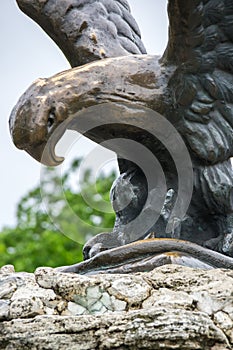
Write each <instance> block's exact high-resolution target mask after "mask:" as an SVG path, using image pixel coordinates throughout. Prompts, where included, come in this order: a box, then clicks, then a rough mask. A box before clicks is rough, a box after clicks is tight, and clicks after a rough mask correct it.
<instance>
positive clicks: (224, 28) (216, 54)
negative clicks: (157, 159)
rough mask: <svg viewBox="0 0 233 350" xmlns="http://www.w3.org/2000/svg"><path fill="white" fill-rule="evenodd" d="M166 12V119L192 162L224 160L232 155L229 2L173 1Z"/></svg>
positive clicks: (232, 20) (232, 6)
mask: <svg viewBox="0 0 233 350" xmlns="http://www.w3.org/2000/svg"><path fill="white" fill-rule="evenodd" d="M168 12H169V17H170V29H169V37H170V38H169V42H168V46H167V49H166V51H165V54H164V56H163V58H162V63H163V64H164V65H172V66H174V67H175V73H174V74H173V76H172V78H171V79H170V82H169V88H170V89H171V91H172V96H173V97H172V104H173V111H172V114H173V115H171V121H172V119H173V118H175V116H176V118H175V119H176V120H178V121H179V122H178V128H179V130H180V132H181V134H182V135H183V136H184V138H185V140H186V143H187V145H188V146H189V148H190V150H191V153H192V154H193V156H194V158H196V159H199V160H201V161H203V164H216V163H218V162H223V161H225V160H227V159H229V157H232V156H233V2H232V0H203V1H200V0H172V1H169V5H168Z"/></svg>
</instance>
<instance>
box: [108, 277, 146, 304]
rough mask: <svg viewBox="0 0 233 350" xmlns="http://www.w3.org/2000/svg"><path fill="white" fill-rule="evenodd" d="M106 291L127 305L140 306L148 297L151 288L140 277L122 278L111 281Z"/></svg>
mask: <svg viewBox="0 0 233 350" xmlns="http://www.w3.org/2000/svg"><path fill="white" fill-rule="evenodd" d="M108 291H109V293H110V294H112V295H114V296H115V297H116V298H117V299H120V300H124V301H126V302H127V303H128V304H129V305H140V304H141V303H142V301H143V300H145V299H146V298H148V297H149V295H150V291H151V287H150V286H149V285H148V284H147V282H146V281H144V280H143V279H142V278H141V277H138V276H133V277H132V276H124V277H119V278H118V279H117V280H115V281H113V283H112V286H111V287H110V288H109V289H108Z"/></svg>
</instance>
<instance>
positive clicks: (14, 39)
mask: <svg viewBox="0 0 233 350" xmlns="http://www.w3.org/2000/svg"><path fill="white" fill-rule="evenodd" d="M129 3H130V5H131V9H132V13H133V14H134V17H135V18H136V20H137V22H138V24H139V26H140V28H141V32H142V38H143V41H144V44H145V46H146V48H147V51H148V53H151V54H162V52H163V51H164V49H165V46H166V43H167V26H168V24H167V15H166V0H156V1H154V0H143V1H142V0H129ZM0 33H1V37H0V40H1V46H0V47H1V56H0V57H1V64H0V74H1V84H2V85H1V114H2V115H1V118H0V130H1V138H0V152H1V153H0V154H1V173H0V174H1V181H0V186H1V196H0V229H1V227H2V226H3V225H8V226H11V225H12V224H14V223H15V209H16V204H17V203H18V202H19V200H20V198H21V197H22V196H23V195H25V194H26V193H27V192H28V191H29V190H30V189H32V188H33V187H34V186H36V185H37V184H39V181H40V168H41V166H40V164H39V163H37V162H36V161H35V160H34V159H33V158H31V157H30V156H29V155H28V154H27V153H25V152H23V151H20V150H17V149H16V148H15V146H14V145H13V143H12V141H11V138H10V135H9V130H8V119H9V115H10V112H11V110H12V108H13V106H14V105H15V103H16V102H17V100H18V98H19V97H20V95H22V93H23V92H24V91H25V90H26V89H27V88H28V86H29V85H31V83H32V82H33V81H34V80H36V79H37V78H39V77H41V78H42V77H49V76H51V75H53V74H55V73H58V72H59V71H62V70H65V69H68V68H69V64H68V62H67V60H66V59H65V57H64V56H63V54H62V52H61V51H60V50H59V49H58V48H57V47H56V45H55V44H54V43H53V41H52V40H51V39H50V38H49V37H48V36H47V35H46V34H45V33H44V32H43V31H42V29H40V27H39V26H38V25H37V24H36V23H34V22H33V21H32V20H30V19H29V18H28V17H26V16H25V15H24V14H23V13H22V12H21V11H20V10H19V9H18V7H17V4H16V1H14V0H1V11H0ZM84 149H85V150H87V149H88V146H87V145H86V144H85V146H84V147H83V149H80V151H79V154H77V156H81V155H82V154H84Z"/></svg>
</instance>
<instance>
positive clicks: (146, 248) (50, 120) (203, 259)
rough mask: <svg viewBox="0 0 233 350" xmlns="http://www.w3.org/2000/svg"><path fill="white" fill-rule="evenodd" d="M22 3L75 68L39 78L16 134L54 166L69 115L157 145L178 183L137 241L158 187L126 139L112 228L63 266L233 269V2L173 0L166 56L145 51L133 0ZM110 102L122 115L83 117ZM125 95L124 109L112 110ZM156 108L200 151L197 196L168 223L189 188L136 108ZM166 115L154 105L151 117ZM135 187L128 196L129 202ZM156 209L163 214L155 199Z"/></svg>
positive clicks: (95, 136) (100, 135)
mask: <svg viewBox="0 0 233 350" xmlns="http://www.w3.org/2000/svg"><path fill="white" fill-rule="evenodd" d="M17 3H18V5H19V7H20V9H21V10H22V11H23V12H25V13H26V14H27V15H28V16H29V17H31V18H32V19H33V20H34V21H36V22H37V23H38V24H39V25H40V26H41V27H42V28H43V29H44V31H45V32H46V33H47V34H48V35H49V36H50V37H51V38H52V39H53V40H54V41H55V42H56V44H57V45H58V46H59V47H60V49H61V50H62V51H63V53H64V54H65V56H66V57H67V59H68V61H69V62H70V64H71V66H72V69H70V70H67V71H64V72H61V73H59V74H57V75H55V76H53V77H51V78H45V79H38V80H37V81H36V82H35V83H33V84H32V85H31V86H30V87H29V89H28V90H27V91H26V92H25V93H24V94H23V95H22V97H21V98H20V99H19V101H18V103H17V104H16V106H15V108H14V109H13V111H12V114H11V117H10V131H11V135H12V138H13V141H14V143H15V145H16V146H17V147H18V148H20V149H23V150H25V151H27V152H28V153H29V154H30V155H31V156H32V157H33V158H35V159H36V160H38V161H40V162H42V163H44V164H46V165H51V166H53V165H57V164H60V163H61V161H62V160H63V159H61V158H59V157H57V156H56V154H55V151H54V148H55V145H56V143H57V141H58V140H59V138H60V137H61V135H62V133H63V132H64V128H63V129H61V130H60V129H59V127H60V126H61V125H67V123H66V121H68V120H69V125H71V127H72V125H73V128H74V129H77V130H78V131H80V132H82V133H84V134H85V135H87V136H88V137H89V138H91V139H92V140H94V141H96V142H98V143H99V142H102V141H103V140H108V139H111V138H113V137H118V138H122V139H132V140H134V141H136V142H138V143H140V144H142V145H143V146H145V147H147V148H148V149H149V150H150V151H151V152H152V154H153V155H154V156H155V157H156V159H157V160H158V162H159V163H160V164H161V166H162V168H163V171H164V174H165V176H166V181H167V185H168V188H169V191H168V192H167V193H166V196H165V198H163V200H164V206H163V209H162V210H161V212H160V213H159V217H158V220H155V222H154V223H153V225H151V226H150V227H147V225H146V223H145V221H144V222H141V223H140V225H139V230H141V236H140V237H139V238H140V239H141V240H140V241H138V242H136V243H132V241H133V239H132V235H130V234H129V233H128V232H127V230H128V231H130V230H134V229H136V228H135V226H134V225H131V226H130V223H131V222H134V220H135V218H137V217H138V216H139V214H140V213H142V212H143V211H145V210H146V208H145V203H146V201H147V197H148V194H149V192H150V191H151V190H153V188H150V189H149V187H148V181H147V180H148V179H147V177H146V175H145V173H144V172H143V169H141V168H140V166H139V165H138V164H136V162H134V161H133V160H132V159H129V158H127V156H125V154H126V153H127V152H124V151H125V150H124V149H123V148H124V146H123V144H122V146H119V144H118V146H119V149H116V152H117V155H118V164H119V170H120V177H119V178H118V179H117V180H116V182H115V183H114V186H113V188H112V193H111V197H112V200H113V203H115V207H114V210H115V212H116V221H115V227H114V229H113V232H112V233H102V234H99V235H97V236H95V237H94V238H92V239H91V240H90V241H88V242H87V243H86V245H85V247H84V258H85V259H88V260H86V261H84V262H83V263H81V265H80V264H77V265H75V266H74V267H70V268H66V269H64V270H65V271H75V272H80V273H85V271H86V272H90V271H91V270H92V269H93V270H95V271H99V270H101V268H103V266H104V265H108V267H105V271H112V272H119V271H120V272H125V271H126V272H129V271H130V272H131V271H141V270H146V269H151V268H153V267H155V266H158V265H159V264H164V263H180V264H184V265H188V266H200V267H207V268H211V267H227V268H233V177H232V175H233V172H232V165H231V161H230V158H231V157H232V156H233V3H232V1H231V0H168V15H169V20H170V22H169V41H168V44H167V48H166V50H165V52H164V54H163V56H162V57H158V56H153V55H148V54H147V53H146V49H145V47H144V45H143V43H142V40H141V35H140V31H139V28H138V25H137V23H136V22H135V20H134V18H133V17H132V14H131V12H130V8H129V5H128V3H127V1H126V0H63V1H62V0H30V1H29V0H17ZM109 103H110V104H111V105H112V106H113V110H112V114H113V117H112V119H111V120H112V122H111V123H109V124H107V122H106V125H103V123H102V125H101V126H99V125H97V124H98V123H97V124H96V127H93V128H92V130H87V129H85V126H83V125H84V124H85V122H83V120H84V119H85V118H87V116H86V115H85V116H84V118H83V120H82V116H81V115H82V113H84V114H85V110H87V109H89V108H90V107H94V106H100V107H101V106H102V105H105V104H109ZM117 105H119V106H121V107H120V112H121V111H122V117H121V113H118V112H119V110H114V106H117ZM147 109H150V110H153V111H155V112H156V113H158V114H157V115H162V116H164V117H165V119H166V121H167V122H168V123H169V124H171V125H172V127H173V128H174V129H175V130H176V131H177V133H178V134H179V135H181V137H182V140H183V141H184V144H185V145H186V147H187V150H188V152H189V154H190V158H191V162H192V172H193V178H192V179H191V186H193V188H192V197H191V202H190V205H189V207H188V209H187V212H186V215H185V216H184V217H181V218H178V219H179V223H178V225H176V228H175V229H174V230H170V231H169V230H168V231H167V230H166V227H167V224H168V221H169V216H170V214H171V212H172V209H171V207H172V206H173V205H174V203H175V199H176V196H177V192H178V188H179V181H177V168H176V164H175V163H174V160H173V159H172V157H171V154H170V153H169V151H168V150H167V149H166V147H164V144H162V142H161V140H159V138H156V137H154V135H151V134H150V132H149V131H148V128H146V131H145V123H146V122H145V120H144V119H143V113H138V112H137V111H138V110H139V111H140V110H147ZM109 113H111V111H110V112H109ZM127 113H128V115H129V117H127ZM87 114H88V113H87ZM97 114H98V113H96V118H98V116H97ZM91 118H95V113H94V112H92V113H91ZM127 118H129V120H130V125H129V123H127ZM134 120H135V125H134V123H133V121H134ZM74 121H75V122H74ZM79 122H80V123H79ZM72 123H73V124H72ZM157 125H159V122H158V120H157V119H156V115H155V117H154V120H153V126H152V125H151V127H153V128H155V129H156V126H157ZM149 127H150V126H149ZM59 130H60V131H59ZM52 137H53V141H52V142H51V141H50V140H51V139H52ZM48 144H49V147H48ZM172 147H174V148H176V147H177V145H176V144H173V145H172V146H171V148H172ZM118 151H119V152H118ZM131 153H133V152H131ZM131 155H132V154H131ZM153 175H154V177H156V172H155V174H153ZM125 195H128V197H129V199H130V200H129V203H128V204H127V205H126V206H123V205H122V206H121V204H122V202H124V198H125ZM155 195H156V193H155ZM153 203H156V198H155V200H154V201H153ZM150 209H151V213H152V214H151V215H152V217H153V216H154V217H155V216H156V214H157V213H156V209H153V204H152V205H151V208H150ZM148 237H149V238H148ZM151 237H153V238H151ZM145 238H147V239H145ZM113 257H114V258H113ZM140 257H141V258H140ZM149 257H150V259H149ZM139 261H140V262H139ZM148 261H149V262H148ZM117 266H118V267H117ZM119 266H121V267H119Z"/></svg>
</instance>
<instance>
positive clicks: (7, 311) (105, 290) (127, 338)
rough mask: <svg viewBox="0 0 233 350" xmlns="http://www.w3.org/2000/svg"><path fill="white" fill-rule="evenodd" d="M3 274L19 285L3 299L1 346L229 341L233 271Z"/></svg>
mask: <svg viewBox="0 0 233 350" xmlns="http://www.w3.org/2000/svg"><path fill="white" fill-rule="evenodd" d="M38 271H39V275H38ZM42 271H43V273H42ZM38 276H39V277H38ZM2 277H3V276H2ZM5 278H6V280H4V281H8V282H9V281H11V282H12V281H13V282H14V288H16V290H15V291H14V293H13V294H12V293H8V294H7V293H6V294H5V295H8V296H9V297H8V299H7V298H6V299H2V300H0V320H1V322H0V350H2V349H7V350H11V349H12V350H13V349H14V350H15V349H16V350H17V349H19V350H21V349H23V350H25V349H26V350H27V349H28V350H29V349H30V350H31V349H33V350H34V349H35V350H45V349H51V350H54V349H59V350H60V349H62V350H63V349H69V350H70V349H71V350H72V349H75V350H77V349H78V350H79V349H80V350H82V349H88V350H89V349H132V350H135V349H181V350H188V349H190V350H191V349H192V350H193V349H198V350H213V349H214V350H223V349H224V350H226V349H229V350H230V349H232V347H233V320H232V314H233V312H232V310H233V302H232V295H233V274H232V271H228V270H215V271H211V270H209V271H202V270H195V269H191V268H186V267H180V266H175V265H169V266H163V267H160V268H157V269H155V270H154V271H152V272H149V273H138V274H132V275H109V274H107V275H103V274H101V275H92V276H89V277H87V276H79V275H76V274H64V273H61V272H58V271H56V269H44V268H43V269H40V270H37V271H36V279H35V276H34V274H27V273H13V274H11V275H5ZM7 278H8V279H7ZM8 282H7V283H8ZM5 283H6V282H5ZM6 285H7V284H5V286H6ZM8 285H9V288H11V284H8ZM43 285H44V286H43ZM208 288H209V289H208ZM214 288H215V289H216V292H214Z"/></svg>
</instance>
